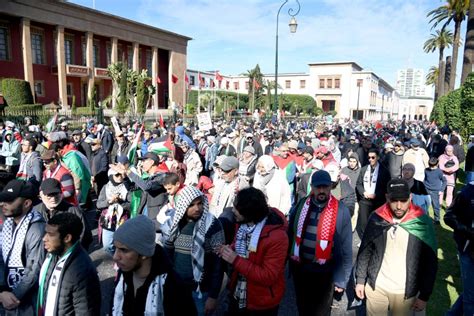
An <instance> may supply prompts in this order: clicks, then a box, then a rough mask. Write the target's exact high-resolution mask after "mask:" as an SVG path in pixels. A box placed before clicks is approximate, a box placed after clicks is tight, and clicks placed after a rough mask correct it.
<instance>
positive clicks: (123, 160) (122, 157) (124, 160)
mask: <svg viewBox="0 0 474 316" xmlns="http://www.w3.org/2000/svg"><path fill="white" fill-rule="evenodd" d="M117 162H118V163H121V164H122V165H125V164H128V163H129V162H130V161H128V157H127V156H125V155H120V156H117Z"/></svg>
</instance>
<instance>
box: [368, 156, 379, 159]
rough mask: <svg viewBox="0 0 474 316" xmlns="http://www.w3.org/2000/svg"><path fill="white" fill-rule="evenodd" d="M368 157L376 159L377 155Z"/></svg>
mask: <svg viewBox="0 0 474 316" xmlns="http://www.w3.org/2000/svg"><path fill="white" fill-rule="evenodd" d="M369 159H377V156H369Z"/></svg>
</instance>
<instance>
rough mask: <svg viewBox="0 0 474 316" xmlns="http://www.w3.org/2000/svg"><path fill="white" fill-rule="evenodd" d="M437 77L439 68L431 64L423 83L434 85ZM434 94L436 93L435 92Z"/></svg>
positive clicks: (436, 83)
mask: <svg viewBox="0 0 474 316" xmlns="http://www.w3.org/2000/svg"><path fill="white" fill-rule="evenodd" d="M438 78H439V69H438V67H436V66H431V68H430V71H429V72H428V74H427V75H426V77H425V80H426V81H425V84H426V85H428V86H433V85H434V86H435V87H437V85H438ZM435 94H436V93H435Z"/></svg>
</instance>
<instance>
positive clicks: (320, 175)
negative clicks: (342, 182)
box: [311, 170, 331, 187]
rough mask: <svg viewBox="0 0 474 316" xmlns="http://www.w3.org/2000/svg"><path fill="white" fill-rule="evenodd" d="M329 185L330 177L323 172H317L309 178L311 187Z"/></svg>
mask: <svg viewBox="0 0 474 316" xmlns="http://www.w3.org/2000/svg"><path fill="white" fill-rule="evenodd" d="M329 185H331V176H330V175H329V173H328V172H327V171H325V170H318V171H316V172H315V173H313V175H312V176H311V186H312V187H319V186H329Z"/></svg>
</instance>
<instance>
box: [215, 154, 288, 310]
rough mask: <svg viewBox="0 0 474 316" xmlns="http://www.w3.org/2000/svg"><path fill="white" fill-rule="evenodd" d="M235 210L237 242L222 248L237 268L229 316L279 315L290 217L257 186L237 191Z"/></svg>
mask: <svg viewBox="0 0 474 316" xmlns="http://www.w3.org/2000/svg"><path fill="white" fill-rule="evenodd" d="M262 157H263V156H262ZM233 212H234V217H235V219H236V221H237V223H238V228H237V235H236V237H235V243H234V244H233V245H232V246H229V245H222V246H221V247H220V248H219V250H218V252H219V256H220V257H221V258H222V259H223V260H225V261H226V262H228V263H229V264H231V265H232V267H233V270H232V275H231V281H230V285H229V288H230V306H229V313H228V315H254V314H255V313H258V314H264V315H275V316H276V315H278V306H279V304H280V302H281V300H282V298H283V294H284V293H285V274H284V270H285V262H286V256H287V251H288V236H287V234H286V230H287V222H286V219H285V217H284V216H283V214H282V213H281V212H279V211H278V210H277V209H274V208H270V207H269V206H268V204H267V202H266V199H265V195H264V194H263V192H261V191H260V190H258V189H255V188H246V189H243V190H241V191H240V192H239V193H238V194H237V196H236V199H235V201H234V208H233ZM268 289H270V291H268Z"/></svg>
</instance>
